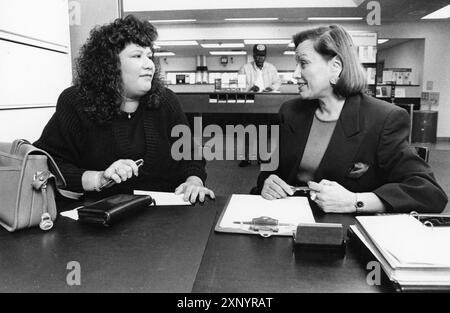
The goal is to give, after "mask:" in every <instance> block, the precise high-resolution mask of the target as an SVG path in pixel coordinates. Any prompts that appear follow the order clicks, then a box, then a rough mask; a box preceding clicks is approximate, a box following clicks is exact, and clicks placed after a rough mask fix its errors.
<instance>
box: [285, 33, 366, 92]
mask: <svg viewBox="0 0 450 313" xmlns="http://www.w3.org/2000/svg"><path fill="white" fill-rule="evenodd" d="M293 40H294V44H295V48H297V47H298V45H299V44H300V43H302V42H303V41H306V40H312V41H313V45H314V49H315V50H316V51H317V53H319V54H320V55H322V56H323V57H324V58H326V59H328V60H330V59H331V58H333V57H335V56H337V57H338V58H339V59H340V61H341V62H342V72H341V75H340V76H339V79H338V80H337V82H336V84H335V85H334V86H333V90H334V92H335V93H336V94H337V95H340V96H342V97H349V96H353V95H356V94H359V93H362V92H363V91H364V90H365V88H366V76H365V73H364V69H363V67H362V65H361V63H360V61H359V58H358V54H357V51H356V46H355V45H354V43H353V40H352V38H351V36H350V34H349V33H348V32H347V31H346V30H345V29H344V28H343V27H342V26H340V25H330V26H328V27H318V28H313V29H308V30H305V31H302V32H299V33H297V34H295V35H294V36H293Z"/></svg>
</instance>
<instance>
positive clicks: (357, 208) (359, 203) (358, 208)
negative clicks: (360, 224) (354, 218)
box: [355, 193, 364, 214]
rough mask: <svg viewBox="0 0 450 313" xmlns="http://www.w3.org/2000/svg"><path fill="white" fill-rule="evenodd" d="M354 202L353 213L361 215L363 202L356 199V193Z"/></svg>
mask: <svg viewBox="0 0 450 313" xmlns="http://www.w3.org/2000/svg"><path fill="white" fill-rule="evenodd" d="M355 195H356V202H355V213H356V214H358V213H361V209H362V208H363V207H364V202H362V201H361V200H359V199H358V194H357V193H356V194H355Z"/></svg>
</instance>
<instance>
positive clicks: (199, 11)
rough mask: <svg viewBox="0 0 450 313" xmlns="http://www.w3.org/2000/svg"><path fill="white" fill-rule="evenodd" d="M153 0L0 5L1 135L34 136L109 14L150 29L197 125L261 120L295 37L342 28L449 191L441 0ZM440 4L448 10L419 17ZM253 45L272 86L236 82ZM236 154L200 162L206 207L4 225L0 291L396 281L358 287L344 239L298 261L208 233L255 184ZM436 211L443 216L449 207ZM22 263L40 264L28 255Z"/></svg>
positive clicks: (282, 250) (317, 286) (286, 69)
mask: <svg viewBox="0 0 450 313" xmlns="http://www.w3.org/2000/svg"><path fill="white" fill-rule="evenodd" d="M25 2H26V3H25ZM155 2H157V1H144V0H78V1H66V0H51V1H48V3H45V4H44V3H43V2H42V1H33V2H32V3H29V2H27V1H25V0H20V1H14V2H13V4H11V3H9V4H6V1H0V12H1V13H0V17H1V18H0V83H1V84H2V86H3V87H2V88H1V89H0V95H1V97H0V141H1V142H8V141H12V140H14V139H16V138H25V139H27V140H29V141H31V142H33V141H34V140H36V139H37V138H38V137H39V136H40V134H41V132H42V129H43V127H44V126H45V124H46V123H47V121H48V120H49V119H50V117H51V116H52V114H53V113H54V111H55V106H56V101H57V98H58V96H59V94H60V93H61V91H63V90H64V89H65V88H67V87H69V86H70V85H71V82H72V78H73V76H72V75H73V73H74V71H73V66H74V60H75V58H76V57H77V56H78V51H79V49H80V47H81V46H82V44H83V43H84V42H85V40H86V39H87V37H88V35H89V31H90V30H91V29H92V28H93V27H94V26H96V25H102V24H104V23H108V22H110V21H112V20H114V19H115V18H117V17H121V16H125V15H127V14H134V15H135V16H137V17H139V18H142V19H147V20H150V21H151V22H152V23H153V24H154V25H155V26H156V27H157V29H158V33H159V38H158V41H157V42H156V45H157V47H155V48H156V50H155V51H156V54H157V55H158V56H159V62H160V65H161V69H162V74H163V77H164V81H165V83H166V85H167V87H168V88H170V89H171V90H173V91H174V92H175V93H176V94H177V96H178V98H179V99H180V103H181V105H182V107H183V110H184V111H185V113H186V114H187V115H188V117H189V119H190V120H193V118H194V117H202V120H203V124H204V125H206V124H208V123H216V124H219V125H225V124H227V123H229V122H230V121H241V120H242V117H243V116H251V117H253V118H260V119H261V121H262V122H261V123H263V122H264V121H268V120H271V119H272V118H273V117H274V116H275V115H276V113H277V112H278V109H279V108H280V106H281V104H282V103H283V102H285V101H287V100H289V99H292V98H295V97H297V85H296V84H295V80H294V78H293V72H294V68H295V60H294V56H293V51H294V48H293V45H292V35H293V34H295V33H297V32H299V31H301V30H305V29H308V28H313V27H316V26H319V25H330V24H340V25H342V26H344V27H345V28H346V29H347V30H349V31H350V33H351V35H352V38H353V40H354V41H355V44H356V45H357V46H358V52H359V56H360V59H361V63H362V64H363V66H364V68H365V69H366V72H367V86H368V87H367V91H366V92H367V93H368V94H369V95H371V96H373V97H377V98H381V99H382V100H385V101H388V102H392V103H394V104H395V105H399V106H401V107H403V108H405V109H406V110H408V112H409V114H410V118H411V134H410V143H411V145H412V146H415V147H420V148H422V149H425V150H426V151H427V152H428V153H429V159H428V162H429V164H430V165H431V166H432V168H433V170H434V173H435V176H436V179H437V181H438V183H439V184H440V185H441V186H442V188H443V189H444V191H445V192H446V193H447V195H450V123H448V121H449V120H450V102H449V99H450V88H449V87H450V58H449V57H448V51H450V39H449V37H448V34H449V33H450V18H449V15H448V11H449V9H448V8H449V2H448V1H443V0H433V1H431V0H430V1H419V0H408V1H407V0H380V1H364V0H349V1H345V0H342V1H333V2H334V3H333V4H332V5H330V2H331V1H284V2H285V3H286V5H285V7H276V6H273V5H272V6H271V5H270V4H269V5H267V3H269V1H261V8H255V7H252V6H253V5H254V4H255V2H252V4H251V5H249V4H247V5H246V3H247V2H249V3H250V2H251V1H228V2H224V3H222V2H219V1H209V3H208V1H198V3H197V1H193V2H192V3H191V4H189V3H186V1H178V2H177V1H163V2H164V3H162V2H161V3H155ZM172 2H173V3H172ZM175 2H176V3H175ZM284 2H283V3H284ZM292 2H297V6H298V7H292V6H291V5H292ZM322 2H323V3H322ZM195 3H197V4H195ZM337 3H338V4H337ZM264 6H266V7H264ZM444 7H446V8H447V15H446V16H445V15H444V17H442V16H437V17H436V16H431V17H427V16H428V15H429V14H431V13H433V12H435V11H437V10H439V9H441V8H444ZM43 16H45V18H43ZM15 17H20V19H19V18H15ZM257 43H264V44H266V46H267V50H268V53H267V58H266V61H267V62H270V63H272V64H273V65H275V67H276V68H277V70H278V73H279V76H280V78H281V81H282V86H281V89H280V92H276V93H247V92H244V91H243V89H242V85H241V84H240V83H241V81H240V79H239V76H238V71H239V69H240V68H241V66H243V65H244V64H245V63H247V62H249V61H252V48H253V45H254V44H257ZM20 73H27V75H25V76H23V75H21V74H20ZM206 141H207V138H206V139H205V142H206ZM223 155H225V151H223ZM238 163H239V160H212V161H209V162H208V163H207V168H206V169H207V173H208V179H207V185H208V187H209V188H211V189H213V190H214V192H215V193H216V195H217V196H218V197H217V199H216V201H209V202H207V203H206V204H205V205H204V206H198V205H196V206H193V207H190V208H189V209H183V208H177V207H174V208H171V209H170V210H166V209H163V208H155V209H154V210H153V211H152V212H149V213H146V214H144V215H143V216H142V215H140V217H132V218H130V219H129V220H127V221H126V223H122V224H119V225H116V226H115V227H111V228H109V229H104V230H101V231H99V230H98V229H94V228H90V227H87V226H86V225H78V224H77V223H74V222H73V221H69V220H67V219H64V218H61V217H60V218H59V219H58V220H57V223H56V227H55V229H54V230H53V231H52V232H48V233H42V232H41V231H40V230H39V229H29V230H25V231H20V232H18V233H14V234H9V233H8V232H6V231H5V230H4V229H0V237H1V238H0V251H8V252H7V253H3V252H2V253H1V254H0V268H2V271H1V274H0V291H1V292H10V291H13V292H19V291H31V292H36V291H51V292H61V291H62V292H78V291H94V292H96V291H100V292H102V291H126V292H129V291H131V292H311V291H316V292H336V291H342V292H385V291H387V292H389V291H393V290H394V288H393V287H392V286H391V285H390V284H389V282H387V281H384V283H383V284H382V285H381V286H370V285H368V284H367V283H366V281H365V276H366V274H367V271H366V269H365V263H364V262H366V260H365V259H361V257H360V255H361V254H363V253H362V252H360V251H359V250H355V249H356V248H355V247H353V248H352V247H350V246H349V247H348V250H347V254H346V256H345V257H344V258H339V259H331V260H324V259H323V258H322V257H320V256H319V257H317V256H311V257H307V258H301V257H297V256H296V255H295V253H293V249H292V239H290V238H274V237H272V238H269V239H262V238H258V237H256V236H242V235H241V236H239V235H224V234H216V233H214V229H213V228H214V225H215V222H216V221H217V218H218V216H219V215H220V212H221V210H222V209H223V207H224V206H225V205H226V202H227V199H228V197H229V196H230V195H232V194H239V193H248V192H249V191H250V189H251V188H252V187H253V186H255V184H256V179H257V176H258V173H259V166H258V164H257V163H256V162H253V163H252V164H251V165H250V166H247V167H244V168H242V167H239V166H238ZM64 205H67V207H64V209H70V208H73V207H75V204H73V203H68V204H64ZM444 213H450V204H447V207H446V209H445V211H444ZM315 218H316V220H317V221H321V222H338V223H342V224H344V225H346V226H348V225H350V224H352V223H353V219H352V217H351V216H343V215H339V214H337V215H315ZM31 259H36V260H39V262H32V263H30V262H28V260H31ZM71 260H77V261H79V262H80V264H81V265H82V267H83V269H84V275H85V276H84V278H83V283H82V284H81V285H80V286H68V285H67V284H66V280H65V277H66V274H67V269H66V264H67V262H69V261H71ZM98 264H101V266H98ZM274 267H276V269H277V270H276V271H274V270H273V269H274ZM107 273H114V274H113V275H107Z"/></svg>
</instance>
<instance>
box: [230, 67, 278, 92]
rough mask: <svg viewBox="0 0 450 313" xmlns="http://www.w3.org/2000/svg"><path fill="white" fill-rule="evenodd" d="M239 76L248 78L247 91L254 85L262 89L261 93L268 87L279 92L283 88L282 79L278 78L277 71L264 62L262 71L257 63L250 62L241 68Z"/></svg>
mask: <svg viewBox="0 0 450 313" xmlns="http://www.w3.org/2000/svg"><path fill="white" fill-rule="evenodd" d="M239 74H245V76H246V78H247V79H246V81H247V91H248V90H249V89H250V88H251V87H252V86H254V85H256V86H258V87H260V88H259V91H263V90H264V89H266V88H267V87H271V88H272V89H273V90H275V91H277V90H279V89H280V87H281V79H280V77H279V76H278V71H277V69H276V68H275V66H273V65H272V64H270V63H268V62H264V65H263V68H262V69H259V68H258V67H257V66H256V64H255V62H249V63H247V64H245V65H244V66H242V67H241V69H240V70H239ZM261 81H262V83H261ZM261 86H263V88H261Z"/></svg>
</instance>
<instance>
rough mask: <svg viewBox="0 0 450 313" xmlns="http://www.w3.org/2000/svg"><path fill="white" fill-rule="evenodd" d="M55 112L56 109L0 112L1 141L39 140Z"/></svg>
mask: <svg viewBox="0 0 450 313" xmlns="http://www.w3.org/2000/svg"><path fill="white" fill-rule="evenodd" d="M54 112H55V107H51V108H38V109H15V110H0V141H2V142H11V141H13V140H14V139H18V138H22V139H27V140H28V141H30V142H33V141H35V140H37V139H38V138H39V137H40V136H41V133H42V130H43V129H44V127H45V125H46V124H47V122H48V120H49V119H50V117H51V116H52V114H53V113H54Z"/></svg>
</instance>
